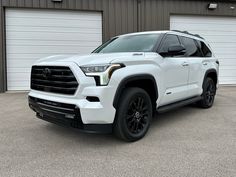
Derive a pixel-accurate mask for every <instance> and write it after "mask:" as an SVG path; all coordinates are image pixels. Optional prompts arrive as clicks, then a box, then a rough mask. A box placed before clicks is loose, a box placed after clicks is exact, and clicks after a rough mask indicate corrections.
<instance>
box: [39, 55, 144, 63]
mask: <svg viewBox="0 0 236 177" xmlns="http://www.w3.org/2000/svg"><path fill="white" fill-rule="evenodd" d="M137 56H139V57H140V56H144V53H140V52H139V53H137V52H128V53H108V54H104V53H101V54H100V53H93V54H89V55H54V56H50V57H46V58H42V59H40V60H38V61H37V63H36V64H44V63H47V64H48V63H49V62H51V63H53V64H54V63H55V62H74V63H76V64H77V65H79V66H83V65H96V64H107V63H112V61H114V60H118V61H119V60H125V59H127V58H129V59H131V58H136V57H137Z"/></svg>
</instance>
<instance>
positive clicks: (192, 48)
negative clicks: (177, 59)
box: [181, 37, 202, 57]
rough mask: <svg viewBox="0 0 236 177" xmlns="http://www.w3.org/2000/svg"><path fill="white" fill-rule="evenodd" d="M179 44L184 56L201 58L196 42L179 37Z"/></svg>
mask: <svg viewBox="0 0 236 177" xmlns="http://www.w3.org/2000/svg"><path fill="white" fill-rule="evenodd" d="M181 42H182V44H183V45H184V47H185V49H186V56H188V57H202V54H201V51H200V50H199V49H198V47H197V45H196V42H195V41H194V40H193V39H191V38H187V37H181Z"/></svg>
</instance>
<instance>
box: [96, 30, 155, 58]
mask: <svg viewBox="0 0 236 177" xmlns="http://www.w3.org/2000/svg"><path fill="white" fill-rule="evenodd" d="M159 36H160V34H139V35H127V36H121V37H117V38H114V39H111V40H110V41H108V42H106V43H104V44H103V45H101V46H100V47H98V48H97V49H96V50H95V51H94V53H113V52H151V51H152V50H153V48H154V47H155V45H156V43H157V40H158V38H159Z"/></svg>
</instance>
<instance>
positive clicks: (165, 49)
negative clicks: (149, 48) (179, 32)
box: [159, 34, 180, 53]
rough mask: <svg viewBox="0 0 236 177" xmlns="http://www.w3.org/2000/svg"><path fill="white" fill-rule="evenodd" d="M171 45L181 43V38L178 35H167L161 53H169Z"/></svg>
mask: <svg viewBox="0 0 236 177" xmlns="http://www.w3.org/2000/svg"><path fill="white" fill-rule="evenodd" d="M171 45H180V42H179V39H178V37H177V36H176V35H171V34H169V35H167V36H166V37H165V39H164V42H163V43H162V46H161V48H160V51H159V53H168V49H169V47H170V46H171Z"/></svg>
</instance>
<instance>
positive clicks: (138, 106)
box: [114, 88, 152, 141]
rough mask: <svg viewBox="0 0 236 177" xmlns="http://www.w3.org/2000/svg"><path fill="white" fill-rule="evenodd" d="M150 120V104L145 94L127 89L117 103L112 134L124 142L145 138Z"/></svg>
mask: <svg viewBox="0 0 236 177" xmlns="http://www.w3.org/2000/svg"><path fill="white" fill-rule="evenodd" d="M151 119H152V103H151V99H150V97H149V95H148V94H147V92H146V91H145V90H143V89H140V88H127V89H126V90H125V91H124V92H123V94H122V96H121V98H120V101H119V104H118V109H117V114H116V120H115V122H114V133H115V134H116V136H117V137H119V138H121V139H123V140H125V141H137V140H139V139H141V138H142V137H144V136H145V134H146V133H147V131H148V129H149V126H150V122H151Z"/></svg>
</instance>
